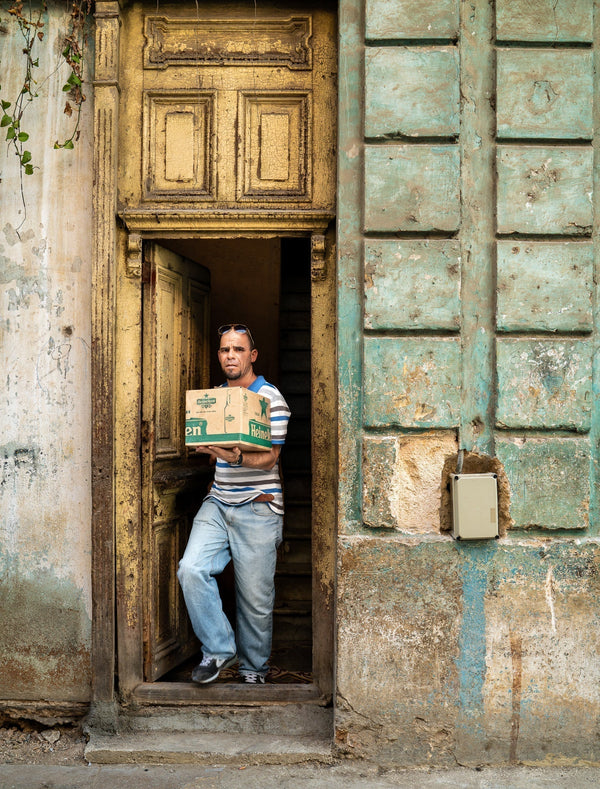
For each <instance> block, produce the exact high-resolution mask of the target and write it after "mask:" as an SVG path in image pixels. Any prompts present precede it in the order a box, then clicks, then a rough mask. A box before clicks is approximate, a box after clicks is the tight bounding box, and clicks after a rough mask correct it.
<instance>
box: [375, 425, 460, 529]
mask: <svg viewBox="0 0 600 789" xmlns="http://www.w3.org/2000/svg"><path fill="white" fill-rule="evenodd" d="M457 450H458V446H457V440H456V435H455V433H454V432H448V433H434V434H428V435H424V436H368V437H366V438H365V439H364V440H363V465H362V470H363V523H364V525H365V526H369V527H371V528H374V529H396V530H398V531H401V532H407V533H410V534H426V533H434V534H437V533H438V532H439V530H440V499H441V480H442V469H443V467H444V463H445V461H446V460H447V459H448V458H449V457H451V456H453V455H456V452H457Z"/></svg>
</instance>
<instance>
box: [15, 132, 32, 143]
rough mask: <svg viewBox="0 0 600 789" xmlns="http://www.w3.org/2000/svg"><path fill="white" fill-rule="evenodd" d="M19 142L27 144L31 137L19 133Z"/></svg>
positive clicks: (25, 133)
mask: <svg viewBox="0 0 600 789" xmlns="http://www.w3.org/2000/svg"><path fill="white" fill-rule="evenodd" d="M17 139H18V141H19V142H27V140H28V139H29V135H28V134H27V132H19V136H18V137H17Z"/></svg>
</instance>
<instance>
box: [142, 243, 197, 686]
mask: <svg viewBox="0 0 600 789" xmlns="http://www.w3.org/2000/svg"><path fill="white" fill-rule="evenodd" d="M146 252H147V254H146V260H145V264H144V266H145V270H144V279H145V285H144V354H143V400H142V409H143V413H142V479H143V504H144V506H143V512H144V515H143V518H144V524H143V532H144V534H143V546H144V547H143V550H144V555H143V567H144V608H145V612H144V613H145V627H144V675H145V679H146V681H153V680H155V679H157V678H159V677H161V676H162V675H163V674H165V673H166V672H167V671H168V670H169V669H171V668H173V667H174V666H176V665H177V664H178V663H180V662H181V661H182V660H184V659H185V658H186V657H189V655H190V654H192V653H193V652H195V651H196V650H197V649H198V648H199V647H198V642H197V641H196V640H195V638H194V636H193V633H192V631H191V628H190V624H189V620H188V617H187V613H186V610H185V604H184V601H183V597H182V595H181V592H180V589H179V584H178V581H177V566H178V562H179V559H180V557H181V555H182V553H183V551H184V549H185V545H186V542H187V538H188V535H189V528H190V524H191V519H192V517H193V515H194V512H195V511H196V509H197V507H198V505H199V503H200V501H201V500H202V498H203V495H204V491H205V488H206V472H207V471H208V469H207V468H206V466H205V465H204V462H203V460H202V458H199V457H198V458H196V457H194V456H191V457H188V453H187V450H186V448H185V440H184V420H185V391H186V389H200V388H205V387H207V386H208V351H209V348H208V330H207V327H208V318H209V273H208V271H207V270H206V269H205V268H203V267H202V266H199V265H198V264H197V263H193V262H192V261H190V260H187V259H185V258H183V257H181V256H179V255H176V254H175V253H173V252H170V251H168V250H166V249H164V248H162V247H160V246H159V245H158V244H151V245H149V247H148V249H147V250H146Z"/></svg>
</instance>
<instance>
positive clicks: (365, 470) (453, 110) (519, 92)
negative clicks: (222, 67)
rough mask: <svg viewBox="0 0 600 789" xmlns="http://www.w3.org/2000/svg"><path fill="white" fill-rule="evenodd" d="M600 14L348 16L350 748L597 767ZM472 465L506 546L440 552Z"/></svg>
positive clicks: (342, 491)
mask: <svg viewBox="0 0 600 789" xmlns="http://www.w3.org/2000/svg"><path fill="white" fill-rule="evenodd" d="M599 10H600V9H599V8H598V5H597V3H592V2H587V0H576V2H570V3H566V2H562V1H561V0H559V2H555V0H528V1H527V2H525V0H497V1H496V2H495V3H494V4H491V3H487V2H484V0H481V1H480V0H473V2H468V3H460V2H458V0H434V2H432V3H429V4H426V5H424V4H422V3H420V2H418V1H417V0H367V2H366V3H364V4H363V3H361V2H359V1H358V0H344V1H343V2H342V3H341V5H340V47H341V58H340V63H341V64H342V67H341V69H340V151H339V165H340V172H339V199H338V231H339V236H338V246H339V269H340V270H339V291H338V334H339V342H338V353H339V384H340V393H339V404H340V459H341V461H340V478H339V502H340V507H339V520H338V527H339V540H338V608H337V617H338V631H337V650H338V652H337V683H338V697H337V698H338V707H337V711H336V741H337V743H338V747H339V748H340V749H341V750H342V751H344V752H346V753H351V754H360V755H369V756H371V757H374V758H376V759H378V760H380V761H382V762H383V763H386V764H389V765H400V764H401V765H410V764H444V765H445V764H453V763H456V762H459V763H461V764H486V763H498V762H499V763H514V762H517V761H524V762H528V763H529V762H536V761H537V762H543V761H544V760H545V761H552V760H555V761H560V760H562V759H566V760H571V761H572V762H577V761H584V762H586V763H587V762H598V761H600V748H599V747H598V741H599V738H600V728H599V727H598V723H597V721H598V720H599V713H600V699H599V697H598V694H597V690H596V686H597V680H596V676H595V674H596V672H595V668H594V667H595V663H596V660H595V651H596V642H597V641H598V638H599V637H600V630H599V626H600V620H599V619H598V617H597V615H596V611H597V609H598V603H599V600H598V582H597V577H598V576H597V573H598V565H597V562H598V554H597V544H596V541H597V534H598V525H599V510H598V498H597V491H598V468H599V464H598V440H597V438H598V430H599V428H600V413H599V411H598V397H597V393H598V381H597V377H598V370H597V360H596V356H597V347H598V328H597V327H598V313H597V293H596V288H597V285H596V280H597V277H596V275H595V273H594V272H595V271H596V269H597V266H598V263H597V261H598V254H599V253H598V249H599V247H598V236H597V218H596V217H597V216H598V215H600V212H599V210H598V209H599V205H598V201H599V194H600V192H599V190H598V187H597V175H596V171H597V170H598V159H597V154H596V152H595V149H594V140H595V136H596V134H597V129H598V128H599V118H600V115H599V114H598V106H600V105H599V104H598V86H597V85H596V84H595V81H594V69H595V63H596V60H597V54H596V49H597V46H598V43H599V42H598V40H597V35H598V34H597V26H596V27H594V23H593V20H594V15H595V14H597V13H598V11H599ZM596 65H597V64H596ZM357 108H360V112H359V111H357ZM459 450H464V467H463V473H473V472H474V473H480V472H488V471H493V472H495V473H497V474H498V486H499V532H500V534H499V539H498V540H495V541H492V542H486V541H472V542H468V541H467V542H465V541H463V542H461V543H457V542H453V541H452V539H451V536H450V534H449V529H450V528H451V500H450V492H449V490H448V485H447V483H448V479H449V475H450V474H451V473H452V472H453V471H454V470H455V468H456V462H457V453H458V451H459ZM578 630H579V631H580V632H585V633H586V638H585V639H577V636H576V632H577V631H578ZM578 717H579V719H580V720H581V721H585V723H583V724H582V725H581V726H580V725H578V723H577V720H578Z"/></svg>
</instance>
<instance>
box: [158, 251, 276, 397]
mask: <svg viewBox="0 0 600 789" xmlns="http://www.w3.org/2000/svg"><path fill="white" fill-rule="evenodd" d="M161 243H162V244H163V245H164V246H166V247H168V248H169V249H171V250H173V251H174V252H177V253H178V254H180V255H183V256H184V257H187V258H189V259H190V260H194V261H195V262H196V263H200V264H201V265H203V266H206V268H208V269H209V270H210V272H211V297H210V334H211V357H210V358H211V369H210V380H211V385H213V386H216V385H218V384H220V383H222V381H223V374H222V372H221V368H220V367H219V363H218V359H217V353H216V351H217V348H218V336H217V329H218V327H219V326H221V325H223V324H224V323H231V322H235V323H244V324H246V325H247V326H249V327H250V329H251V331H252V336H253V337H254V341H255V343H256V346H257V348H258V361H257V363H256V365H255V370H256V372H257V373H259V374H261V375H264V377H265V378H266V379H267V380H268V381H271V382H272V383H274V384H277V382H278V379H279V290H280V257H281V241H280V239H278V238H270V239H249V238H235V239H185V240H181V241H180V240H178V241H162V242H161Z"/></svg>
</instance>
